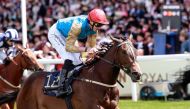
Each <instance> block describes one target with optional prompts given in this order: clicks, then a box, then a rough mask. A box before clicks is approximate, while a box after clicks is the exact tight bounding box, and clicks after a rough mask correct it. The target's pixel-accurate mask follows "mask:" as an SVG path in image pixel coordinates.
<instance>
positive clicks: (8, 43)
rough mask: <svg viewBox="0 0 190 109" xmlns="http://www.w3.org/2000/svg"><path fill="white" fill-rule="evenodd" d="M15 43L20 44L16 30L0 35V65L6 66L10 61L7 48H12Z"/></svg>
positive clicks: (9, 30) (8, 30)
mask: <svg viewBox="0 0 190 109" xmlns="http://www.w3.org/2000/svg"><path fill="white" fill-rule="evenodd" d="M15 42H21V40H20V39H19V36H18V32H17V30H16V29H7V30H6V31H5V33H0V55H1V56H0V57H1V58H0V63H4V64H6V63H7V62H8V61H9V60H10V57H9V56H10V54H11V53H12V52H10V49H9V47H13V46H14V43H15Z"/></svg>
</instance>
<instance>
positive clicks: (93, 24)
mask: <svg viewBox="0 0 190 109" xmlns="http://www.w3.org/2000/svg"><path fill="white" fill-rule="evenodd" d="M89 24H90V26H92V29H94V26H95V24H96V23H95V22H91V21H89Z"/></svg>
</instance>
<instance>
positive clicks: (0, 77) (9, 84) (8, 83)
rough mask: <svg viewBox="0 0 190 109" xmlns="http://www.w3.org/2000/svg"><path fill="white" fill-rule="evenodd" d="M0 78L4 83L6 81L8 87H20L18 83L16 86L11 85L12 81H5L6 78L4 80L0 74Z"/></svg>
mask: <svg viewBox="0 0 190 109" xmlns="http://www.w3.org/2000/svg"><path fill="white" fill-rule="evenodd" d="M0 79H1V80H2V81H3V82H4V83H6V84H7V85H8V86H10V87H12V88H15V89H20V88H21V86H20V85H18V86H15V85H13V84H12V83H10V82H9V81H7V80H6V79H5V78H3V77H2V76H0Z"/></svg>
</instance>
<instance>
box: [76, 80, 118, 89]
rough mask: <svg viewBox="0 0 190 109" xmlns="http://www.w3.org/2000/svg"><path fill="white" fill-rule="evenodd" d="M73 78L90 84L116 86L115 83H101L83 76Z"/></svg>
mask: <svg viewBox="0 0 190 109" xmlns="http://www.w3.org/2000/svg"><path fill="white" fill-rule="evenodd" d="M74 79H75V80H80V81H83V82H88V83H92V84H97V85H100V86H104V87H108V88H113V87H116V86H117V84H116V83H115V84H113V85H109V84H105V83H102V82H98V81H93V80H90V79H85V78H74Z"/></svg>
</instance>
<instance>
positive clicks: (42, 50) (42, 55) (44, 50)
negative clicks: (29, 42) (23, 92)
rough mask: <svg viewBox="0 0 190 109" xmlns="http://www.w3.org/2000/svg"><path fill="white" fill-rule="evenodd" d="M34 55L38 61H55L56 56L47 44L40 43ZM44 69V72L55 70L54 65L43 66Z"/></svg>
mask: <svg viewBox="0 0 190 109" xmlns="http://www.w3.org/2000/svg"><path fill="white" fill-rule="evenodd" d="M35 51H37V52H36V55H37V58H38V59H57V58H58V57H57V54H56V53H55V52H54V51H52V50H51V45H50V43H49V42H46V41H44V42H41V43H40V44H39V45H38V47H37V48H36V49H35ZM44 69H45V70H46V71H53V70H54V69H55V65H53V64H52V65H51V64H45V65H44Z"/></svg>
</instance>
